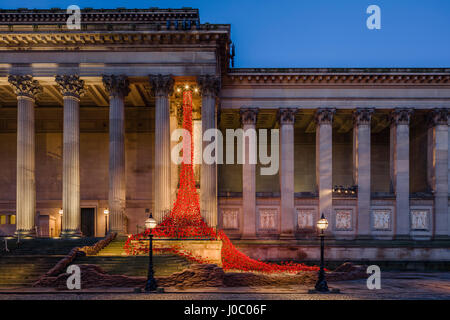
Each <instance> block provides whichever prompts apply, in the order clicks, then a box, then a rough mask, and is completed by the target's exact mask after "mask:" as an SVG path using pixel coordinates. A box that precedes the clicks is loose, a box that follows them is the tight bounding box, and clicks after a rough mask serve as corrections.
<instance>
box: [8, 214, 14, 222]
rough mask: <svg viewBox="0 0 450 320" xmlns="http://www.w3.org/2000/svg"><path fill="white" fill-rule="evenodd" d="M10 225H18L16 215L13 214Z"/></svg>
mask: <svg viewBox="0 0 450 320" xmlns="http://www.w3.org/2000/svg"><path fill="white" fill-rule="evenodd" d="M9 224H16V215H15V214H12V215H10V216H9Z"/></svg>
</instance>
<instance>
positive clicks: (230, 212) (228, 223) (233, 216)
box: [222, 208, 239, 229]
mask: <svg viewBox="0 0 450 320" xmlns="http://www.w3.org/2000/svg"><path fill="white" fill-rule="evenodd" d="M238 221H239V209H237V208H226V209H222V227H223V228H224V229H238V228H239V222H238Z"/></svg>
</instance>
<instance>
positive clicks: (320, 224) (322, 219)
mask: <svg viewBox="0 0 450 320" xmlns="http://www.w3.org/2000/svg"><path fill="white" fill-rule="evenodd" d="M327 228H328V220H327V219H325V216H324V215H323V213H322V216H321V217H320V219H319V221H317V229H319V230H326V229H327Z"/></svg>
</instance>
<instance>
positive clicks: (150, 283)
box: [145, 209, 158, 292]
mask: <svg viewBox="0 0 450 320" xmlns="http://www.w3.org/2000/svg"><path fill="white" fill-rule="evenodd" d="M149 212H150V210H149V209H145V213H149ZM156 226H157V222H156V220H155V219H153V217H152V214H151V212H150V215H149V217H148V219H147V220H145V229H149V233H148V234H149V237H150V238H149V240H150V242H149V248H148V257H149V260H148V275H147V284H146V285H145V291H147V292H152V291H156V289H157V287H158V285H157V283H156V280H155V277H154V273H153V235H152V230H153V229H154V228H156Z"/></svg>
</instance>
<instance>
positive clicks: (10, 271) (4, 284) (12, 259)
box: [0, 255, 62, 289]
mask: <svg viewBox="0 0 450 320" xmlns="http://www.w3.org/2000/svg"><path fill="white" fill-rule="evenodd" d="M61 258H62V257H61V256H24V255H22V256H1V257H0V289H10V288H21V287H31V285H32V284H33V283H34V282H36V281H37V280H38V279H39V278H40V277H41V276H42V275H43V274H45V273H46V272H47V271H48V270H50V269H51V268H53V267H54V266H55V264H56V263H57V262H58V261H59V260H60V259H61Z"/></svg>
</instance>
